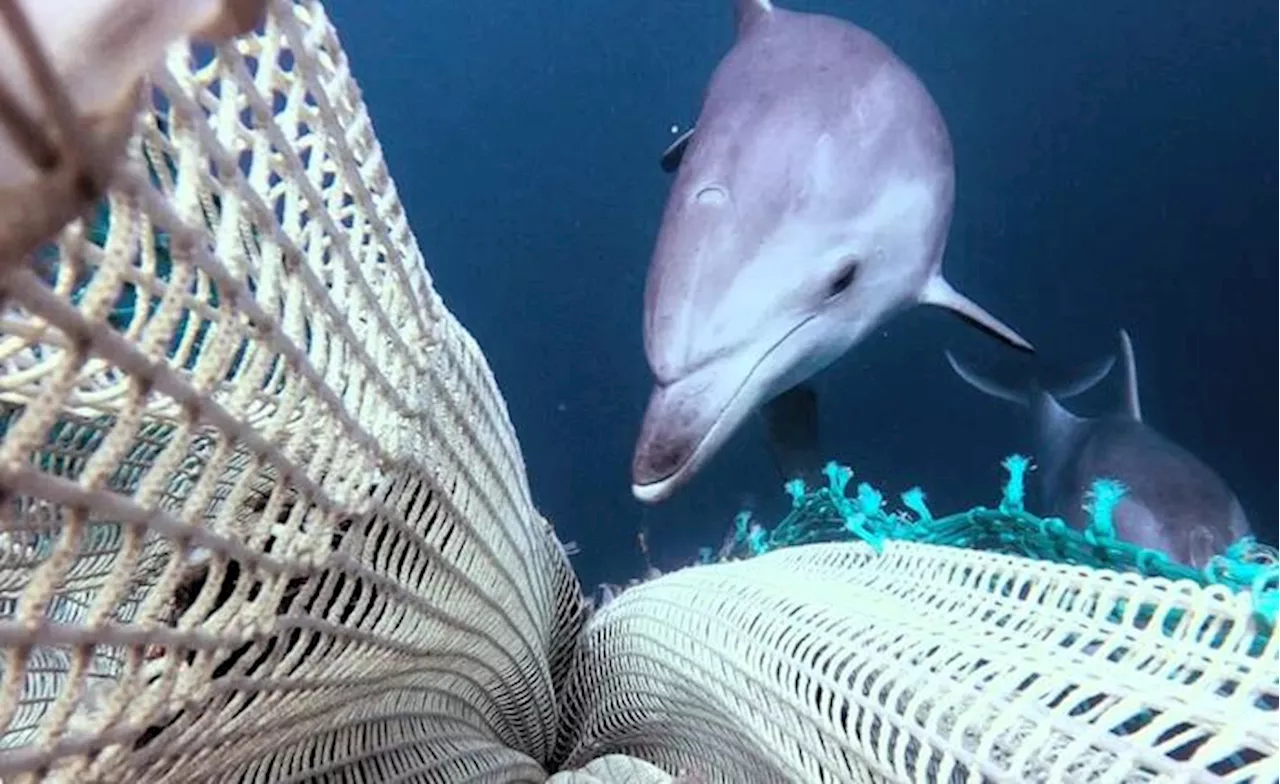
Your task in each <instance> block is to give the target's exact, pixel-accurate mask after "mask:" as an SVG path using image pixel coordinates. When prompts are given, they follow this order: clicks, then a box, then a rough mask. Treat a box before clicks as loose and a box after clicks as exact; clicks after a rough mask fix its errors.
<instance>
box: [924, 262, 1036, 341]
mask: <svg viewBox="0 0 1280 784" xmlns="http://www.w3.org/2000/svg"><path fill="white" fill-rule="evenodd" d="M920 302H921V303H922V304H925V305H933V306H935V307H939V308H945V309H946V310H949V311H951V312H952V313H955V314H956V315H957V316H960V317H961V318H963V319H964V320H965V321H968V322H969V323H970V324H972V325H974V326H975V327H977V328H978V329H981V330H983V331H984V332H987V333H989V334H991V335H994V336H995V337H997V338H999V339H1000V340H1003V341H1004V342H1005V343H1008V344H1009V345H1010V346H1013V347H1014V348H1016V349H1018V350H1019V351H1025V352H1027V353H1034V352H1035V348H1033V347H1032V345H1031V343H1030V341H1028V340H1027V339H1026V338H1024V337H1022V336H1021V335H1019V334H1018V333H1017V332H1015V331H1014V330H1013V328H1012V327H1010V326H1008V325H1007V324H1005V323H1004V322H1002V321H1001V320H1000V319H998V318H996V317H995V316H993V315H991V314H990V313H988V312H987V311H986V310H985V309H984V308H983V307H982V306H981V305H979V304H978V303H976V302H974V301H973V300H971V299H969V298H968V297H966V296H965V295H963V294H961V293H960V292H958V291H956V290H955V288H953V287H952V285H951V284H950V283H948V282H947V280H946V278H944V277H942V276H941V275H935V276H934V277H933V278H932V279H931V280H930V281H929V283H928V284H926V285H925V287H924V290H923V291H921V292H920Z"/></svg>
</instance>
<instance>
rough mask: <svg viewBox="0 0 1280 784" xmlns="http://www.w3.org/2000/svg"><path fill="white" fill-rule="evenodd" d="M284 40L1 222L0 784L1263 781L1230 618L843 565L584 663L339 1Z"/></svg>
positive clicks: (1226, 598)
mask: <svg viewBox="0 0 1280 784" xmlns="http://www.w3.org/2000/svg"><path fill="white" fill-rule="evenodd" d="M107 1H108V0H104V2H107ZM176 1H177V0H174V2H176ZM184 2H185V0H184ZM193 2H194V0H193ZM230 5H232V6H244V5H246V4H245V3H242V2H233V3H230ZM0 7H2V8H0V10H4V9H8V10H11V9H12V8H13V7H14V5H13V4H12V3H11V2H9V0H0ZM174 7H176V6H174ZM269 9H270V12H269V13H268V15H267V17H266V21H265V24H264V25H263V26H261V27H260V28H259V29H257V30H256V31H255V32H252V33H250V34H248V35H245V36H242V37H239V38H236V39H234V40H232V41H230V42H227V43H223V44H221V45H219V46H217V47H216V48H214V47H211V46H205V45H196V44H189V43H179V44H175V45H174V46H172V47H170V48H169V49H168V50H167V54H166V55H165V57H164V61H163V63H162V64H160V66H159V67H157V68H156V69H155V70H153V71H152V72H151V73H152V76H151V78H150V79H149V81H148V82H147V83H146V84H145V86H144V88H143V89H142V91H141V96H142V103H143V110H142V111H141V112H140V113H139V114H138V120H137V124H136V127H135V128H134V132H133V135H132V136H131V137H129V140H128V143H127V146H126V147H125V148H124V151H125V157H124V160H123V162H122V163H121V164H120V165H119V166H116V167H114V168H113V169H112V170H113V171H114V176H113V179H112V180H111V187H110V188H109V190H108V191H107V193H106V194H105V198H104V199H103V200H102V201H101V203H100V206H99V207H98V208H97V209H96V210H90V211H89V212H88V213H87V214H85V215H84V216H83V217H81V218H79V219H76V220H73V221H71V222H70V223H69V224H66V225H65V227H64V228H62V229H61V230H60V233H58V234H57V236H56V237H53V239H52V241H51V242H50V243H48V244H46V245H44V246H41V247H40V248H37V249H35V250H34V251H33V250H32V247H31V244H32V243H31V237H30V236H29V235H30V230H29V229H30V226H33V225H36V224H22V223H21V222H20V221H18V222H15V221H14V219H13V215H14V214H15V213H13V212H12V211H10V212H8V213H5V215H4V221H0V298H2V309H0V433H3V441H2V442H0V494H2V496H0V502H2V503H3V506H2V509H3V511H2V512H0V646H2V648H3V655H4V657H3V660H2V661H0V674H2V675H0V780H3V781H4V782H10V781H14V782H21V781H33V780H44V779H47V780H55V781H77V782H80V781H126V780H127V781H130V782H150V781H181V782H198V781H233V782H234V781H250V782H292V781H312V780H316V781H330V780H331V781H363V782H381V781H399V780H415V781H435V782H449V783H452V782H473V781H474V782H481V781H492V782H515V781H530V782H542V781H545V780H547V777H548V775H549V773H550V772H551V771H553V770H557V769H561V768H565V769H564V772H561V773H558V774H556V776H555V778H554V779H552V780H553V781H557V782H560V781H566V782H655V783H656V782H668V781H671V780H672V775H673V774H677V773H680V772H682V771H683V775H682V776H681V777H680V779H679V780H680V781H683V782H688V784H693V783H694V782H704V781H705V782H734V784H738V783H740V782H756V781H759V782H772V781H815V782H845V781H934V780H947V779H952V778H963V776H964V775H967V776H969V780H974V781H977V780H987V781H1025V780H1036V781H1075V780H1108V781H1157V780H1160V781H1166V780H1167V781H1174V780H1181V781H1190V780H1196V781H1214V780H1232V781H1241V780H1247V778H1248V776H1249V775H1254V776H1255V779H1256V780H1259V781H1262V780H1264V779H1266V780H1274V779H1275V773H1276V770H1275V768H1276V763H1275V752H1276V743H1277V739H1276V735H1277V722H1276V692H1277V681H1278V678H1280V674H1278V673H1277V649H1276V642H1275V637H1274V635H1273V634H1269V635H1268V636H1267V637H1266V638H1265V642H1264V644H1263V647H1262V648H1261V649H1250V648H1249V645H1250V643H1251V642H1252V641H1253V640H1254V635H1255V634H1256V633H1257V632H1258V629H1257V627H1256V626H1255V625H1254V623H1253V619H1252V616H1251V614H1250V612H1249V605H1248V602H1247V598H1245V599H1240V598H1236V597H1232V596H1231V595H1229V594H1227V593H1225V592H1223V591H1215V590H1203V589H1199V588H1194V587H1190V586H1182V585H1171V584H1169V583H1164V582H1161V581H1155V580H1146V581H1143V580H1139V579H1137V578H1131V577H1120V576H1116V575H1111V574H1106V573H1101V572H1094V571H1089V570H1084V569H1071V568H1066V567H1055V566H1049V565H1046V564H1041V563H1037V562H1033V561H1026V560H1018V559H1009V558H998V557H994V556H985V555H981V554H975V553H971V552H965V551H957V550H947V549H944V548H928V547H924V546H920V545H906V544H897V545H891V546H890V549H889V551H888V553H887V555H885V556H881V557H873V556H872V555H871V554H870V552H869V551H868V550H866V549H865V548H863V547H861V546H853V545H849V546H824V547H815V548H803V549H799V550H795V551H793V552H787V551H783V552H780V553H777V554H773V555H770V556H768V557H765V558H761V559H758V560H754V561H751V562H747V563H742V564H734V565H728V566H720V567H712V568H699V569H693V570H687V571H684V572H680V573H677V574H673V575H668V576H666V577H664V578H662V579H660V580H657V581H654V582H652V583H649V584H647V585H644V586H642V587H640V588H637V589H634V590H632V591H628V592H627V593H626V594H624V595H623V596H622V597H621V598H620V599H619V600H618V601H617V602H615V603H614V604H613V605H611V606H610V607H609V608H608V609H607V610H605V611H603V612H601V613H598V614H597V615H596V616H595V617H594V618H593V619H592V620H591V622H590V623H589V625H587V626H586V627H585V630H584V627H583V619H584V616H585V613H584V610H583V602H582V599H581V596H580V590H579V587H578V585H577V582H576V580H575V578H574V576H573V573H572V571H571V569H570V568H569V564H568V560H567V558H566V556H565V553H564V550H563V549H562V548H561V547H560V545H559V544H558V542H557V541H556V538H555V536H554V533H553V531H552V530H551V527H550V525H549V524H548V523H547V522H546V521H545V520H543V519H542V518H541V517H540V516H539V515H538V513H537V512H536V510H535V509H534V507H533V504H532V502H531V499H530V493H529V488H528V486H527V480H526V477H525V471H524V466H523V463H522V457H521V454H520V450H519V447H518V444H517V441H516V438H515V434H514V432H513V429H512V427H511V423H510V421H509V419H508V416H507V412H506V410H505V406H504V403H503V400H502V397H501V395H500V394H499V393H498V390H497V388H496V385H495V384H494V380H493V377H492V374H491V373H490V371H489V369H488V367H487V365H486V363H485V360H484V357H483V355H482V354H481V352H480V350H479V349H478V347H477V346H476V345H475V343H474V341H473V340H472V339H471V337H470V336H469V335H468V334H467V332H466V331H465V330H464V329H463V328H462V327H461V326H460V325H459V324H458V323H457V322H456V321H455V320H454V318H453V317H452V315H451V314H450V313H449V312H448V310H447V309H446V308H445V307H444V305H443V304H442V302H441V301H440V299H439V297H438V296H437V294H436V293H435V291H434V290H433V288H432V286H431V281H430V279H429V277H428V275H427V272H426V268H425V266H424V264H423V259H422V257H421V254H420V252H419V250H418V247H417V244H416V242H415V240H414V237H413V234H412V232H411V231H410V229H409V226H408V223H407V220H406V217H405V214H404V211H403V209H402V207H401V205H400V202H399V200H398V198H397V196H396V192H395V188H394V185H393V184H392V181H391V178H390V176H389V174H388V173H387V170H386V166H385V164H384V162H383V159H382V155H381V151H380V149H379V146H378V143H377V140H376V138H375V136H374V133H373V129H372V126H371V124H370V121H369V117H368V114H367V112H366V110H365V107H364V105H363V103H362V102H361V101H360V98H359V92H358V89H357V87H356V84H355V82H354V81H353V80H352V77H351V73H350V70H349V67H348V63H347V60H346V58H345V56H344V54H343V51H342V49H341V47H340V45H339V43H338V40H337V38H336V35H335V32H334V30H333V28H332V27H331V25H330V24H329V22H328V20H327V18H326V17H325V14H324V11H323V8H322V7H321V6H320V5H319V4H318V3H315V2H298V3H288V2H283V0H277V2H274V3H272V4H270V6H269ZM55 60H56V58H55ZM11 61H12V62H17V61H16V60H12V59H11ZM5 62H10V61H5ZM60 73H61V75H62V76H63V77H64V78H68V79H69V78H71V76H70V75H69V74H68V73H64V72H60ZM4 75H5V78H6V79H7V78H8V76H9V73H8V72H7V71H6V73H5V74H4ZM110 105H111V106H118V105H119V104H118V102H110ZM130 111H132V110H130ZM0 117H4V118H5V119H6V120H7V121H9V122H10V124H11V125H12V121H13V114H12V113H11V112H7V111H6V110H5V108H4V106H0ZM99 150H100V151H101V150H107V151H109V150H110V145H105V146H100V147H99ZM92 158H93V156H92V155H88V156H84V158H83V159H82V160H81V162H82V163H83V162H84V161H87V160H90V159H92ZM64 162H65V160H64ZM72 162H73V163H74V161H72ZM70 165H71V164H70V163H67V165H66V166H64V167H63V168H62V169H58V170H57V171H55V172H54V173H53V174H51V175H50V177H51V178H52V177H60V178H62V179H60V180H59V182H61V183H62V186H66V187H62V186H59V189H53V190H48V191H40V189H39V188H38V187H33V188H30V189H29V190H27V191H22V192H19V190H20V189H19V190H15V189H14V188H13V187H9V186H5V187H4V188H0V212H3V211H4V210H5V209H10V208H14V209H16V207H15V206H14V205H22V207H23V209H24V210H26V212H25V213H24V214H26V215H40V216H43V217H44V218H48V217H49V216H58V215H62V214H63V213H68V214H66V215H64V216H63V217H62V218H60V219H59V220H58V221H57V225H58V226H61V225H63V224H64V223H65V222H66V220H67V219H68V218H71V217H73V215H74V214H78V213H79V212H81V208H82V207H84V206H85V205H91V204H93V203H94V199H93V198H89V197H90V196H95V195H96V192H95V191H93V188H92V187H90V188H89V189H88V190H87V191H86V190H85V188H84V187H83V186H84V184H85V183H84V182H82V181H81V180H80V179H77V176H76V172H75V171H69V170H67V167H69V166H70ZM37 168H38V167H37ZM71 168H72V169H74V167H71ZM4 171H8V169H4ZM51 171H52V170H51ZM96 182H97V180H95V179H94V178H92V177H91V178H90V179H89V180H88V184H89V186H93V185H94V183H96ZM41 193H43V194H44V195H45V196H48V195H49V194H53V195H54V196H55V197H58V198H62V199H64V200H65V199H67V198H72V197H74V198H75V199H79V198H81V197H83V198H84V203H83V204H80V203H79V202H75V203H71V202H59V203H58V204H55V205H54V206H53V207H50V206H49V205H48V204H44V203H43V202H40V200H39V198H37V197H38V196H39V195H40V194H41ZM23 194H27V196H25V197H24V196H23ZM31 194H35V195H31ZM19 197H21V198H19ZM24 198H26V199H27V201H26V202H24V201H23V199H24ZM68 204H71V206H74V207H75V209H71V208H70V207H69V206H68ZM14 227H18V228H23V227H26V228H23V230H22V231H18V230H17V229H15V228H14ZM55 228H56V227H55ZM999 587H1004V588H1008V589H1009V590H1005V591H1004V592H1003V593H1001V592H1000V591H999V590H997V588H999ZM1121 598H1125V599H1126V601H1127V605H1125V606H1127V607H1128V608H1130V609H1129V610H1122V611H1121V616H1120V618H1119V619H1118V620H1117V619H1113V618H1111V617H1110V615H1109V614H1110V613H1111V612H1112V610H1114V609H1115V608H1116V607H1117V604H1116V602H1117V601H1118V600H1119V599H1121ZM1143 599H1150V600H1152V601H1154V602H1156V603H1157V605H1158V607H1159V608H1160V609H1159V610H1158V611H1157V616H1161V614H1162V613H1166V612H1167V611H1169V610H1170V609H1173V608H1181V609H1183V610H1185V615H1184V616H1183V619H1182V620H1181V621H1179V623H1178V625H1177V626H1176V628H1175V631H1174V633H1172V634H1166V633H1163V632H1161V631H1159V629H1158V626H1159V624H1153V623H1150V622H1146V623H1144V622H1142V621H1141V619H1140V618H1139V617H1138V616H1136V615H1135V612H1136V611H1134V610H1132V608H1135V607H1137V605H1138V603H1139V601H1140V600H1143ZM1215 635H1216V637H1215ZM1143 711H1146V713H1143ZM1135 717H1138V718H1135ZM1121 725H1124V726H1123V727H1121ZM1118 728H1119V729H1118ZM1233 755H1234V756H1233ZM646 760H647V762H646ZM1222 760H1229V761H1230V766H1234V767H1230V766H1229V765H1228V763H1224V762H1222ZM1215 765H1216V767H1215ZM664 771H665V772H664Z"/></svg>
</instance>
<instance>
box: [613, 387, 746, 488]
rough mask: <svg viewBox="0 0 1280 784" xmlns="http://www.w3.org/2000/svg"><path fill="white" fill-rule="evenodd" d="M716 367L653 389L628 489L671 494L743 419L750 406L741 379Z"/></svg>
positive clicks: (704, 461) (633, 459)
mask: <svg viewBox="0 0 1280 784" xmlns="http://www.w3.org/2000/svg"><path fill="white" fill-rule="evenodd" d="M719 370H720V369H718V368H712V367H707V368H703V369H702V370H700V371H699V372H697V373H695V374H693V375H691V376H688V377H685V378H682V379H679V380H677V381H675V382H673V383H671V384H666V385H658V386H655V387H654V388H653V392H652V394H650V396H649V405H648V407H647V408H646V409H645V412H644V423H643V424H642V425H641V426H640V437H639V439H637V441H636V451H635V456H634V457H633V458H632V461H631V481H632V484H631V492H632V494H633V495H634V496H635V497H636V498H637V499H638V500H640V501H642V502H644V503H657V502H659V501H663V500H665V499H667V498H669V497H670V496H671V495H672V494H673V493H674V492H675V491H676V490H677V489H679V488H680V486H682V485H683V484H684V483H685V482H687V481H688V480H689V479H690V478H691V477H692V476H693V475H694V474H695V473H696V472H697V470H698V469H699V468H700V467H701V466H702V465H703V464H704V463H706V461H707V460H708V459H709V458H710V457H711V455H712V454H714V453H715V451H716V450H717V449H719V448H720V446H721V445H722V444H723V443H724V442H725V441H726V440H728V438H729V436H730V435H731V434H732V433H733V431H734V429H735V428H737V426H738V425H739V424H741V422H742V420H743V419H745V418H746V416H747V414H748V413H749V411H750V409H749V407H747V406H744V405H742V403H743V402H744V401H742V399H741V396H740V395H739V392H740V391H741V390H742V387H743V385H744V383H743V382H744V381H745V379H742V378H741V377H740V376H736V375H735V374H726V373H723V372H718V371H719ZM735 382H736V383H735Z"/></svg>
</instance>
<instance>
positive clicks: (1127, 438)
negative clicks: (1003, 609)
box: [946, 330, 1252, 568]
mask: <svg viewBox="0 0 1280 784" xmlns="http://www.w3.org/2000/svg"><path fill="white" fill-rule="evenodd" d="M946 355H947V361H948V362H949V363H950V364H951V368H952V370H954V371H955V372H956V375H958V376H960V378H961V379H963V380H964V381H965V382H966V383H968V384H969V385H970V386H972V387H974V388H975V389H978V390H979V391H981V392H984V393H986V394H988V395H991V396H993V397H999V398H1003V399H1005V400H1010V401H1013V402H1016V403H1019V404H1021V405H1026V406H1029V407H1030V409H1031V416H1032V428H1033V431H1034V436H1033V440H1034V443H1035V455H1036V459H1037V461H1038V462H1039V471H1038V472H1037V473H1038V474H1039V485H1040V488H1039V489H1040V493H1041V501H1042V503H1044V504H1045V506H1046V508H1047V511H1048V512H1049V514H1051V515H1053V516H1055V517H1060V518H1062V519H1063V520H1065V521H1066V522H1067V524H1068V525H1070V526H1072V527H1073V528H1076V529H1080V530H1083V529H1084V527H1085V526H1087V525H1088V524H1089V514H1088V512H1087V511H1086V510H1085V504H1086V501H1087V494H1088V493H1089V491H1090V490H1091V489H1092V486H1093V482H1094V480H1096V479H1100V478H1107V479H1115V480H1117V481H1119V482H1120V483H1121V484H1123V485H1124V486H1125V488H1126V492H1125V495H1124V496H1123V498H1121V500H1120V503H1119V505H1118V506H1117V507H1116V509H1115V512H1114V518H1113V519H1114V521H1115V525H1116V534H1117V536H1118V537H1119V538H1120V539H1123V540H1125V541H1127V542H1131V543H1133V544H1136V545H1139V546H1141V547H1146V548H1149V549H1152V550H1160V551H1162V552H1165V553H1167V554H1168V555H1169V556H1170V557H1171V558H1172V559H1173V560H1175V561H1177V562H1179V563H1182V564H1186V565H1188V566H1193V567H1196V568H1202V567H1204V565H1205V564H1207V563H1208V562H1209V560H1210V559H1211V558H1212V557H1213V556H1215V555H1219V554H1221V553H1222V552H1223V551H1224V550H1225V549H1226V548H1227V547H1228V546H1230V545H1231V544H1233V543H1234V542H1236V541H1238V540H1239V539H1241V538H1242V537H1244V536H1247V535H1249V534H1250V533H1251V532H1252V528H1251V527H1250V525H1249V521H1248V518H1247V517H1246V516H1245V513H1244V509H1243V508H1242V507H1241V506H1240V501H1239V500H1238V499H1237V498H1236V495H1235V493H1233V492H1232V491H1231V489H1230V488H1229V487H1227V484H1226V482H1224V481H1223V480H1222V479H1221V478H1220V477H1219V476H1218V475H1217V474H1216V473H1215V472H1214V471H1213V469H1211V468H1209V467H1208V466H1207V465H1205V464H1204V463H1202V462H1201V461H1200V460H1199V459H1197V458H1196V456H1195V455H1193V454H1191V453H1190V452H1188V451H1187V450H1186V449H1184V448H1183V447H1181V446H1179V445H1178V444H1175V443H1173V442H1172V441H1170V440H1169V439H1167V438H1165V437H1164V436H1162V435H1161V434H1159V433H1158V432H1156V431H1155V430H1154V429H1153V428H1151V427H1150V426H1149V425H1147V424H1146V423H1145V422H1144V421H1143V419H1142V404H1141V401H1140V399H1139V395H1138V375H1137V366H1136V363H1135V362H1134V358H1133V342H1132V340H1131V339H1130V338H1129V333H1128V332H1126V331H1125V330H1120V359H1121V364H1122V366H1123V370H1124V390H1125V395H1124V397H1125V405H1124V408H1123V410H1122V411H1120V412H1118V413H1114V414H1110V415H1107V416H1103V417H1099V418H1096V419H1088V418H1083V417H1079V416H1076V415H1075V414H1073V413H1071V412H1070V411H1068V410H1067V409H1066V408H1064V407H1063V405H1062V404H1061V402H1060V401H1059V400H1058V398H1057V397H1056V396H1055V395H1054V394H1053V393H1051V392H1049V391H1047V390H1045V389H1042V388H1041V387H1040V386H1039V383H1038V382H1037V381H1036V380H1034V379H1033V380H1032V381H1031V383H1030V384H1029V385H1027V387H1028V388H1027V389H1025V390H1018V389H1015V388H1013V387H1010V386H1007V385H1004V384H1002V383H1001V382H999V381H996V380H994V379H992V378H988V377H984V376H982V375H980V374H979V373H978V372H977V371H975V370H974V369H973V368H971V367H968V366H966V365H965V364H963V363H962V362H960V360H958V359H956V357H955V356H954V355H952V354H951V352H950V351H948V352H946ZM1105 367H1107V368H1109V367H1110V366H1109V365H1106V366H1105ZM1104 375H1106V373H1105V372H1102V373H1094V374H1091V376H1090V378H1088V379H1085V380H1083V381H1081V382H1080V383H1077V384H1076V385H1075V387H1074V389H1072V390H1071V394H1075V393H1077V392H1081V391H1084V390H1085V389H1087V388H1088V387H1090V386H1092V385H1093V384H1095V383H1097V381H1100V380H1101V379H1102V377H1103V376H1104Z"/></svg>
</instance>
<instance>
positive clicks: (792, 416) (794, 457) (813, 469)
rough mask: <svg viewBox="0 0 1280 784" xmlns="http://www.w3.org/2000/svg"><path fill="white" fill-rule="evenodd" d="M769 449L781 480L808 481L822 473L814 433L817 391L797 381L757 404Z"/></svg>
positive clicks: (816, 413) (813, 480) (817, 437)
mask: <svg viewBox="0 0 1280 784" xmlns="http://www.w3.org/2000/svg"><path fill="white" fill-rule="evenodd" d="M760 414H761V416H762V417H763V419H764V426H765V434H766V437H767V438H768V440H769V451H770V452H772V453H773V460H774V463H775V464H776V465H777V466H778V472H779V473H781V474H782V478H783V479H784V480H791V479H797V478H798V479H803V480H805V482H806V483H808V484H810V485H812V484H814V483H815V482H817V481H818V480H819V479H820V478H821V476H822V451H821V447H820V446H819V434H818V393H817V392H816V391H815V390H814V389H813V387H812V386H810V385H808V384H797V385H795V386H794V387H792V388H790V389H788V390H787V391H786V392H783V393H782V394H780V395H778V396H777V397H775V398H773V399H772V400H770V401H768V402H767V403H765V404H764V405H763V406H761V407H760Z"/></svg>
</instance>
